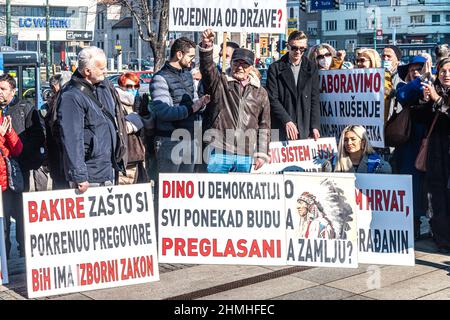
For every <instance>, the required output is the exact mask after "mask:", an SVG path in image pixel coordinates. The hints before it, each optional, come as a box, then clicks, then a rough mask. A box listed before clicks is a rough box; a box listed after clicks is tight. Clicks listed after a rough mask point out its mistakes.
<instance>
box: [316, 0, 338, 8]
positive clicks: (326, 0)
mask: <svg viewBox="0 0 450 320" xmlns="http://www.w3.org/2000/svg"><path fill="white" fill-rule="evenodd" d="M331 9H334V1H333V0H311V10H331Z"/></svg>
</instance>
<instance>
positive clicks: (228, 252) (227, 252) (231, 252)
mask: <svg viewBox="0 0 450 320" xmlns="http://www.w3.org/2000/svg"><path fill="white" fill-rule="evenodd" d="M223 255H224V256H225V257H227V256H228V255H231V256H232V257H236V252H235V251H234V244H233V241H232V240H231V239H228V241H227V244H226V246H225V251H224V253H223Z"/></svg>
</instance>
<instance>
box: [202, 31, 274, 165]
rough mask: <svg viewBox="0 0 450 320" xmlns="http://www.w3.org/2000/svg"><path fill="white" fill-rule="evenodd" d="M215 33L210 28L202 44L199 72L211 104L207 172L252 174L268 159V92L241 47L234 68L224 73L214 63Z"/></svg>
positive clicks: (250, 54) (247, 52)
mask: <svg viewBox="0 0 450 320" xmlns="http://www.w3.org/2000/svg"><path fill="white" fill-rule="evenodd" d="M213 41H214V32H213V31H212V30H211V29H207V30H205V31H204V32H203V34H202V43H201V45H200V71H201V73H202V79H204V84H205V93H207V94H209V95H210V96H211V103H210V104H209V105H208V107H207V109H206V110H205V112H206V113H207V114H208V117H210V118H211V119H212V122H211V123H212V127H211V129H209V130H207V131H206V132H205V135H204V140H205V141H207V142H210V146H211V147H212V152H211V154H210V157H209V163H208V172H215V173H226V172H250V169H251V165H252V163H254V169H255V170H257V169H259V168H261V166H263V165H264V163H266V162H267V161H268V160H269V156H268V154H267V152H268V147H269V142H270V104H269V98H268V96H267V92H266V90H265V89H264V88H263V87H262V86H261V84H260V81H259V79H258V77H257V76H256V75H255V74H254V73H252V72H251V71H252V66H253V64H254V61H255V55H254V53H253V52H252V51H250V50H247V49H243V48H238V49H236V50H234V52H233V55H232V58H231V68H230V69H229V70H228V71H227V73H226V74H221V73H220V72H219V71H218V70H217V68H216V65H215V64H214V62H213Z"/></svg>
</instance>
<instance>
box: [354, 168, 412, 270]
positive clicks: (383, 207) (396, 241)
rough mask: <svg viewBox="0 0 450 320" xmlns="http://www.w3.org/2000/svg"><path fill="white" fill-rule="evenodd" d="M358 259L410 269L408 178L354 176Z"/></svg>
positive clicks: (409, 198)
mask: <svg viewBox="0 0 450 320" xmlns="http://www.w3.org/2000/svg"><path fill="white" fill-rule="evenodd" d="M355 187H356V190H355V202H356V206H357V217H358V218H357V221H358V260H359V262H361V263H369V264H390V265H406V266H414V261H415V257H414V231H413V221H414V220H413V218H414V213H413V195H412V179H411V176H410V175H384V174H380V175H376V174H356V182H355Z"/></svg>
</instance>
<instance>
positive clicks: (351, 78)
mask: <svg viewBox="0 0 450 320" xmlns="http://www.w3.org/2000/svg"><path fill="white" fill-rule="evenodd" d="M319 76H320V82H319V86H320V134H321V135H322V136H326V137H333V136H334V137H336V139H337V141H339V138H340V135H341V132H342V130H343V129H344V128H345V127H346V126H348V125H362V126H364V127H365V128H366V130H367V134H368V136H369V140H370V142H371V144H372V146H374V147H379V148H382V147H384V69H348V70H321V71H319Z"/></svg>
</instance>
